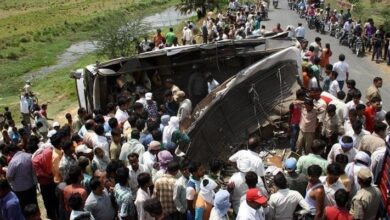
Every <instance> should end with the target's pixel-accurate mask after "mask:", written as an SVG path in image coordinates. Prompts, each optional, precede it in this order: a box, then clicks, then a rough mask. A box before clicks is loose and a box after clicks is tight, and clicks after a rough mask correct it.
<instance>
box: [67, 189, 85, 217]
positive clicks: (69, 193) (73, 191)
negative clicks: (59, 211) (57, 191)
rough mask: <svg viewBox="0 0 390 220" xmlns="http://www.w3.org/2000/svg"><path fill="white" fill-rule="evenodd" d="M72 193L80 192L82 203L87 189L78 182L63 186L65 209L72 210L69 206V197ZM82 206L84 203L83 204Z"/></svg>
mask: <svg viewBox="0 0 390 220" xmlns="http://www.w3.org/2000/svg"><path fill="white" fill-rule="evenodd" d="M74 193H80V195H81V198H82V199H83V204H84V203H85V200H87V197H88V193H87V190H85V189H84V187H83V186H81V185H80V184H71V185H67V186H65V188H64V204H65V209H66V211H69V212H70V211H72V209H71V208H70V207H69V204H68V202H69V198H70V197H71V196H72V194H74ZM83 207H84V205H83Z"/></svg>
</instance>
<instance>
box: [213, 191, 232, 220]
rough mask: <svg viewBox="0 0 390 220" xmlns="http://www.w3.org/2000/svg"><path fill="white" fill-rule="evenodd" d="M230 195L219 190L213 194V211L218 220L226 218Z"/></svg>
mask: <svg viewBox="0 0 390 220" xmlns="http://www.w3.org/2000/svg"><path fill="white" fill-rule="evenodd" d="M229 199H230V194H229V192H228V191H227V190H219V191H218V192H217V193H216V194H215V198H214V209H215V211H216V213H217V215H218V216H219V217H220V218H223V217H224V216H226V214H227V212H228V210H229V207H230V205H231V204H230V201H229Z"/></svg>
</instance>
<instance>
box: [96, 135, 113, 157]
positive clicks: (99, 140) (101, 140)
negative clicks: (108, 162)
mask: <svg viewBox="0 0 390 220" xmlns="http://www.w3.org/2000/svg"><path fill="white" fill-rule="evenodd" d="M92 146H93V149H95V147H97V146H99V147H101V148H102V149H103V151H104V154H105V155H106V156H107V157H108V158H110V145H109V144H108V141H107V138H106V137H105V136H101V135H95V136H94V137H93V138H92Z"/></svg>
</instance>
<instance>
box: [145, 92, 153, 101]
mask: <svg viewBox="0 0 390 220" xmlns="http://www.w3.org/2000/svg"><path fill="white" fill-rule="evenodd" d="M152 97H153V94H152V93H151V92H147V93H146V94H145V99H146V100H148V101H149V100H152Z"/></svg>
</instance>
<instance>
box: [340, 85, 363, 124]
mask: <svg viewBox="0 0 390 220" xmlns="http://www.w3.org/2000/svg"><path fill="white" fill-rule="evenodd" d="M361 98H362V93H361V92H360V91H358V90H357V91H354V92H353V93H352V100H351V101H349V102H347V104H346V105H345V111H344V119H348V115H349V111H350V110H351V109H356V106H357V105H358V104H363V101H362V100H360V99H361Z"/></svg>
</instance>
